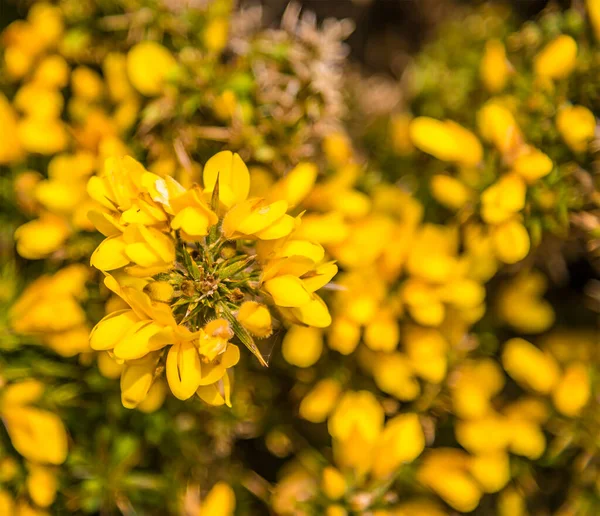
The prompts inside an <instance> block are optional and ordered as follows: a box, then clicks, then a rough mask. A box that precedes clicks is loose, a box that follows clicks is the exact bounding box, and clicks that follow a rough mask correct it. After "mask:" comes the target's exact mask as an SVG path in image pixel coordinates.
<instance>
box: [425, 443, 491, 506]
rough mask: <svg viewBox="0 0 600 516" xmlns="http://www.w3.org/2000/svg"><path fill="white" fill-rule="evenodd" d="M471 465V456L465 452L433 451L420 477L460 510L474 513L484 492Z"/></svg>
mask: <svg viewBox="0 0 600 516" xmlns="http://www.w3.org/2000/svg"><path fill="white" fill-rule="evenodd" d="M468 464H469V457H468V455H466V454H465V453H464V452H463V451H462V450H456V449H451V448H439V449H435V450H431V451H430V452H429V453H428V454H427V455H426V456H425V460H424V461H423V463H422V465H421V467H420V468H419V471H418V476H417V478H418V479H419V481H420V482H421V483H423V484H425V485H426V486H427V487H429V488H430V489H432V490H433V491H435V492H436V493H437V494H438V495H439V496H441V497H442V498H443V499H444V501H446V502H447V503H448V504H449V505H451V506H452V507H453V508H455V509H456V510H458V511H461V512H470V511H472V510H473V509H475V507H477V505H478V504H479V500H480V498H481V496H482V492H481V488H480V487H479V485H478V484H477V482H476V481H475V479H474V478H473V477H472V476H471V475H470V473H469V471H468Z"/></svg>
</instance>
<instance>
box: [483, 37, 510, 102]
mask: <svg viewBox="0 0 600 516" xmlns="http://www.w3.org/2000/svg"><path fill="white" fill-rule="evenodd" d="M479 73H480V75H481V80H482V81H483V84H484V85H485V87H486V89H487V90H488V91H489V92H490V93H498V92H500V91H502V90H503V89H504V87H505V86H506V82H507V81H508V75H509V73H510V67H509V63H508V60H507V58H506V50H505V49H504V45H503V44H502V42H501V41H498V40H497V39H492V40H490V41H488V42H487V43H486V44H485V52H484V54H483V59H482V60H481V66H480V69H479Z"/></svg>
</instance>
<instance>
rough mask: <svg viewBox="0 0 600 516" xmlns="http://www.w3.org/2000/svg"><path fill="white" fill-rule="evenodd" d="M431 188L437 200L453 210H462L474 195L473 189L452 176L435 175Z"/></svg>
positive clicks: (430, 183)
mask: <svg viewBox="0 0 600 516" xmlns="http://www.w3.org/2000/svg"><path fill="white" fill-rule="evenodd" d="M429 188H430V190H431V194H432V195H433V197H434V198H435V200H436V201H438V202H439V203H440V204H442V205H443V206H445V207H447V208H450V209H451V210H460V209H461V208H462V207H463V206H464V205H465V204H467V202H469V200H470V199H471V197H472V194H471V191H470V190H469V189H468V188H467V187H466V186H465V185H464V184H463V183H462V182H461V181H459V180H458V179H455V178H454V177H451V176H446V175H441V174H438V175H435V176H433V177H432V178H431V181H430V182H429Z"/></svg>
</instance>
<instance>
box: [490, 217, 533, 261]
mask: <svg viewBox="0 0 600 516" xmlns="http://www.w3.org/2000/svg"><path fill="white" fill-rule="evenodd" d="M492 242H493V246H494V252H495V253H496V256H497V257H498V259H499V260H500V261H502V262H504V263H508V264H511V263H517V262H519V261H521V260H522V259H523V258H525V257H526V256H527V254H528V253H529V249H530V247H531V241H530V239H529V233H527V229H525V226H523V224H521V222H519V221H518V220H514V219H513V220H509V221H507V222H504V223H502V224H500V225H499V226H495V227H494V228H493V231H492Z"/></svg>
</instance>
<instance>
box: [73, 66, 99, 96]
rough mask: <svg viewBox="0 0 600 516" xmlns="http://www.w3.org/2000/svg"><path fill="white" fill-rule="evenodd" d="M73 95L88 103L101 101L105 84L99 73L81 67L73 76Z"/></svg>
mask: <svg viewBox="0 0 600 516" xmlns="http://www.w3.org/2000/svg"><path fill="white" fill-rule="evenodd" d="M71 88H72V90H73V94H74V95H76V96H77V97H81V98H83V99H85V100H87V101H90V102H93V101H96V100H99V98H100V97H101V96H102V93H103V91H104V83H103V82H102V78H101V77H100V75H98V73H96V72H95V71H94V70H92V69H91V68H88V67H86V66H79V67H77V68H75V70H73V73H72V74H71Z"/></svg>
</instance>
